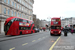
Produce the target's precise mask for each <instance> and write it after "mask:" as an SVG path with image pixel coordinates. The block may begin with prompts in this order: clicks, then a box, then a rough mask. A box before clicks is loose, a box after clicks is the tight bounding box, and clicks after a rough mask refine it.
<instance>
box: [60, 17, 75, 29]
mask: <svg viewBox="0 0 75 50" xmlns="http://www.w3.org/2000/svg"><path fill="white" fill-rule="evenodd" d="M71 25H72V26H73V25H75V18H74V17H71V18H65V19H62V20H61V26H62V27H64V28H65V26H71Z"/></svg>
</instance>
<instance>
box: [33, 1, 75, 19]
mask: <svg viewBox="0 0 75 50" xmlns="http://www.w3.org/2000/svg"><path fill="white" fill-rule="evenodd" d="M33 14H35V15H36V17H37V18H39V19H42V20H44V19H45V20H50V18H52V17H61V19H64V18H70V17H75V0H34V4H33Z"/></svg>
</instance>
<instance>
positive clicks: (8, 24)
mask: <svg viewBox="0 0 75 50" xmlns="http://www.w3.org/2000/svg"><path fill="white" fill-rule="evenodd" d="M4 32H5V35H20V34H31V33H35V30H34V22H33V21H31V20H28V19H23V18H20V17H9V18H7V19H6V21H5V23H4Z"/></svg>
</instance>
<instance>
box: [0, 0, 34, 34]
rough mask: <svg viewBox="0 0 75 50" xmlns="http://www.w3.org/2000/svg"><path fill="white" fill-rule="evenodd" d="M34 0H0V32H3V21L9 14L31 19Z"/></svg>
mask: <svg viewBox="0 0 75 50" xmlns="http://www.w3.org/2000/svg"><path fill="white" fill-rule="evenodd" d="M33 4H34V0H0V33H4V22H5V20H6V19H7V18H9V17H11V16H16V17H21V18H25V19H29V20H33Z"/></svg>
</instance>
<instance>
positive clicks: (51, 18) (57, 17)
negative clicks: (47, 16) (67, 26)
mask: <svg viewBox="0 0 75 50" xmlns="http://www.w3.org/2000/svg"><path fill="white" fill-rule="evenodd" d="M51 19H60V18H59V17H53V18H51Z"/></svg>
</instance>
